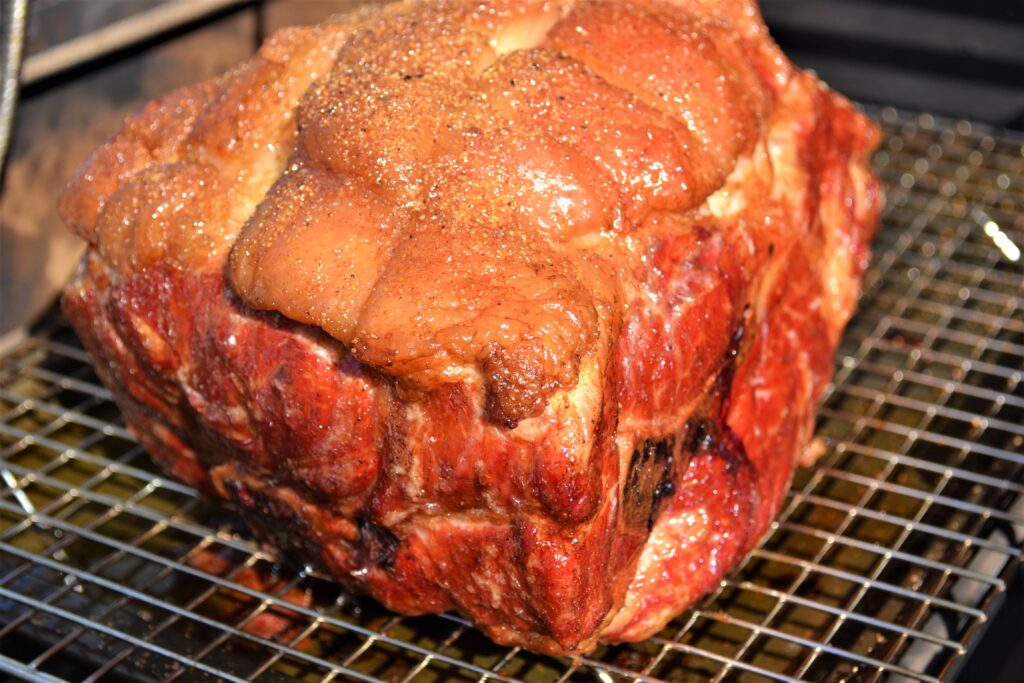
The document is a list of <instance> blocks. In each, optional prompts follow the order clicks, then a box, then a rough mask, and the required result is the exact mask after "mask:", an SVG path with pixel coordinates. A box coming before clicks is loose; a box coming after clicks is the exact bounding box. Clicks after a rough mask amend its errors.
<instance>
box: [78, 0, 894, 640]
mask: <svg viewBox="0 0 1024 683" xmlns="http://www.w3.org/2000/svg"><path fill="white" fill-rule="evenodd" d="M876 138H877V132H876V131H875V129H874V127H873V126H872V125H871V124H870V123H869V122H867V121H866V119H864V117H862V116H861V115H860V114H858V113H856V112H855V111H854V110H853V109H852V108H851V107H850V105H849V104H848V103H846V102H845V100H843V99H842V98H840V97H839V96H837V95H835V94H834V93H831V92H830V91H828V90H827V89H826V88H825V87H824V86H823V85H822V84H820V83H819V82H818V81H817V80H816V79H815V78H814V77H813V76H811V75H809V74H806V73H802V72H800V71H798V70H796V69H795V68H794V67H793V66H792V65H791V64H790V63H789V62H788V61H787V60H786V59H785V58H784V57H783V56H782V55H781V53H780V52H779V51H778V49H777V48H776V47H775V45H774V44H773V43H772V42H771V40H770V39H769V37H768V36H767V34H766V31H765V29H764V27H763V25H762V24H761V22H760V19H759V16H758V14H757V11H756V7H755V6H754V5H753V3H752V2H748V1H746V0H731V1H728V2H711V1H710V0H677V1H673V2H668V1H658V0H644V1H641V0H636V1H634V2H630V1H625V0H619V1H610V0H606V1H600V0H598V1H583V0H579V1H575V2H573V1H569V0H561V1H559V0H551V1H549V2H536V1H529V0H484V1H482V2H480V1H478V2H467V1H465V0H446V1H439V2H405V3H400V4H397V5H389V6H387V7H385V8H383V9H379V10H374V11H366V12H363V13H357V14H356V15H352V16H349V17H344V18H341V19H338V20H336V21H333V22H328V23H324V24H321V25H319V26H315V27H308V28H298V29H289V30H286V31H284V32H281V33H278V34H276V35H275V36H274V37H272V38H271V39H270V40H269V41H268V42H267V43H266V44H265V45H264V46H263V47H262V48H261V49H260V51H259V54H258V55H257V56H256V57H255V58H254V59H253V60H251V61H250V62H248V63H246V64H244V65H242V66H240V67H239V68H238V69H236V70H235V71H233V72H231V73H229V74H226V75H225V76H224V77H222V78H220V79H217V80H215V81H211V82H207V83H203V84H199V85H196V86H193V87H191V88H186V89H184V90H182V91H179V92H176V93H172V94H170V95H168V96H166V97H165V98H163V99H161V100H158V101H157V102H154V103H153V104H152V105H150V106H149V107H147V108H146V109H145V110H143V111H142V112H140V113H139V114H138V115H136V116H134V117H132V118H130V119H129V120H128V121H127V122H126V124H125V126H124V128H123V129H122V130H121V131H120V132H119V133H118V134H117V135H115V136H114V137H113V138H112V139H111V140H110V141H108V143H107V144H106V145H105V146H104V147H102V148H101V149H100V150H98V151H97V152H96V153H95V154H94V156H93V157H92V158H91V159H90V160H89V161H88V162H87V163H86V165H85V166H84V167H83V168H82V170H81V171H80V172H79V174H78V175H77V176H76V177H75V178H73V179H72V181H71V183H70V185H69V188H68V190H67V191H66V192H65V194H64V195H63V197H62V200H61V211H62V215H63V216H64V217H65V219H66V220H67V222H68V223H69V225H71V227H72V228H73V229H75V230H76V231H77V232H78V233H79V234H80V235H82V236H83V237H84V238H85V239H86V240H88V241H89V243H90V249H89V253H88V254H87V256H86V258H85V260H84V262H83V268H82V271H81V273H80V276H79V278H78V279H77V281H76V282H75V283H73V284H72V286H70V287H69V289H68V291H67V293H66V295H65V309H66V311H67V312H68V315H69V317H70V319H71V320H72V322H73V324H74V325H75V327H76V329H77V330H78V331H79V333H80V334H81V336H82V337H83V340H84V342H85V344H86V346H87V348H88V349H89V351H90V353H91V354H92V355H93V357H94V358H95V359H96V360H97V365H98V368H97V369H98V372H99V373H100V375H101V377H102V378H103V379H104V381H105V382H106V383H107V384H108V386H110V387H111V389H112V391H113V392H114V394H115V396H116V397H117V399H118V401H119V403H120V405H121V406H122V408H123V410H124V412H125V416H126V420H127V422H128V424H129V426H130V427H131V428H132V429H133V430H134V431H135V432H136V433H137V434H138V435H139V437H140V439H141V440H142V441H143V443H144V444H145V445H146V446H147V447H148V448H149V450H150V452H151V453H152V454H153V455H154V457H155V458H156V459H157V460H158V461H160V462H161V463H162V464H163V465H164V466H165V467H166V468H167V469H168V470H170V471H171V472H172V473H173V474H174V475H175V476H177V477H179V478H181V479H183V480H185V481H187V482H189V483H191V484H193V485H195V486H197V487H199V488H200V489H202V490H203V491H205V492H206V493H207V494H208V495H211V496H213V497H219V498H224V499H229V500H232V501H233V502H234V503H235V504H236V505H238V506H239V507H240V508H241V509H242V510H243V511H244V512H246V514H247V517H248V519H249V521H250V523H251V524H252V525H253V526H254V528H256V529H257V530H258V531H260V533H261V534H262V535H263V536H264V537H265V538H268V539H270V540H272V541H273V542H274V543H276V544H277V545H278V546H279V547H281V548H283V549H287V550H291V551H293V552H294V553H296V554H297V555H298V556H300V557H302V558H303V559H305V560H307V561H312V562H315V563H316V564H318V565H319V566H321V567H324V568H325V569H326V570H328V571H330V572H331V573H332V574H333V575H335V576H337V577H338V578H339V579H340V580H342V581H344V582H346V583H348V584H349V585H352V586H354V587H357V588H359V589H361V590H364V591H366V592H369V593H370V594H371V595H373V596H374V597H376V598H377V599H379V600H381V601H382V602H383V603H384V604H386V605H387V606H389V607H390V608H392V609H395V610H398V611H402V612H405V613H422V612H431V611H440V610H449V609H454V610H458V611H460V612H462V613H464V614H466V615H467V616H469V617H470V618H471V619H473V620H474V622H475V623H476V624H478V625H479V626H480V627H481V628H483V629H484V630H485V631H486V632H487V633H488V634H489V635H490V636H491V637H492V638H494V639H496V640H498V641H500V642H504V643H515V644H519V645H523V646H525V647H528V648H531V649H535V650H539V651H546V652H552V653H565V652H581V651H586V650H588V649H590V648H592V647H593V646H594V645H595V644H596V642H598V640H600V639H603V640H611V641H614V640H635V639H639V638H643V637H645V636H646V635H648V634H650V633H652V632H654V631H656V630H658V629H659V628H660V627H661V626H662V625H663V624H664V623H665V622H666V621H667V620H668V619H670V618H671V617H672V616H673V615H675V614H676V613H678V612H679V611H681V610H682V609H684V608H685V607H686V606H688V605H689V604H690V603H692V601H693V600H695V599H696V598H698V597H700V595H701V594H703V593H705V592H706V591H707V590H709V589H710V588H711V587H712V586H713V585H714V584H715V583H716V582H717V581H718V580H719V579H720V578H721V576H722V575H723V573H724V572H725V571H727V570H728V569H729V567H731V566H732V565H733V564H735V562H736V561H737V560H738V559H739V558H740V557H741V556H742V554H743V553H744V552H746V551H747V550H748V549H749V547H750V546H751V545H752V544H753V543H754V542H756V541H757V539H758V538H759V537H760V536H761V534H762V533H763V532H764V530H765V529H766V527H767V524H768V522H769V521H770V519H771V518H772V516H774V514H775V513H776V512H777V510H778V507H779V505H780V502H781V498H782V495H783V493H784V490H785V486H786V484H787V482H788V480H789V476H790V474H791V472H792V468H793V466H794V463H795V461H796V459H797V458H798V456H799V455H800V453H801V452H802V450H803V449H804V448H805V447H806V445H807V443H808V442H809V440H810V437H811V431H812V430H811V428H812V420H813V413H814V406H815V403H816V400H817V397H818V395H819V393H820V391H821V390H822V388H823V387H824V385H825V383H826V382H827V380H828V377H829V376H830V373H831V367H832V360H831V359H832V353H833V351H834V348H835V345H836V344H837V342H838V337H839V334H840V333H841V330H842V327H843V325H844V324H845V322H846V320H847V318H848V317H849V315H850V313H851V312H852V309H853V306H854V303H855V300H856V297H857V292H858V283H859V277H860V273H861V272H862V270H863V268H864V266H865V264H866V261H867V258H868V252H867V243H868V241H869V239H870V236H871V233H872V232H873V230H874V227H875V224H876V222H877V211H878V206H879V202H880V196H879V192H878V186H877V183H876V182H875V180H874V179H873V177H872V176H871V174H870V172H869V170H868V166H867V157H868V155H869V153H870V151H871V149H872V148H873V146H874V144H875V142H876Z"/></svg>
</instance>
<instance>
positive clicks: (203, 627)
mask: <svg viewBox="0 0 1024 683" xmlns="http://www.w3.org/2000/svg"><path fill="white" fill-rule="evenodd" d="M875 113H876V114H877V116H878V117H879V118H880V120H881V122H882V124H883V127H884V129H885V132H886V135H887V137H886V141H885V143H884V145H883V147H882V149H881V150H880V151H879V152H878V154H877V156H876V165H877V167H878V168H879V171H880V173H881V175H882V178H883V180H884V181H885V184H886V187H887V189H888V208H887V209H886V212H885V219H884V226H883V229H882V230H881V232H880V234H879V236H878V238H877V240H876V243H875V247H874V251H875V254H876V258H875V262H874V264H873V266H872V268H871V270H870V271H869V273H868V275H867V278H866V281H865V294H864V297H863V299H862V302H861V307H860V310H859V313H858V314H857V316H856V317H855V319H854V321H853V322H852V323H851V324H850V327H849V329H848V331H847V334H846V336H845V338H844V341H843V343H842V346H841V347H840V350H839V352H838V357H837V361H838V370H837V373H836V377H835V380H834V382H833V384H832V385H831V386H830V388H829V389H828V391H827V392H826V395H825V397H824V399H823V403H822V408H821V411H820V415H819V420H818V437H819V438H820V439H821V440H822V443H823V444H824V446H825V452H824V454H823V455H822V457H821V459H820V460H819V463H818V465H817V466H816V467H813V468H809V469H800V470H799V471H798V472H797V474H796V476H795V478H794V481H793V485H792V489H791V491H790V493H789V495H788V498H787V499H786V501H785V503H784V505H783V510H782V512H781V514H780V515H779V517H778V520H777V521H776V522H775V523H774V525H773V527H772V530H771V531H770V533H769V534H768V536H767V537H766V538H765V540H764V541H763V542H762V544H761V545H759V546H758V547H757V548H756V549H755V550H754V551H753V552H752V553H751V554H750V555H749V556H748V557H747V558H746V559H745V560H744V561H743V562H742V563H741V565H740V566H739V567H737V568H736V569H735V570H734V571H733V572H732V573H731V574H730V575H729V577H728V578H726V579H725V580H724V581H722V583H721V584H720V585H719V587H718V588H717V589H716V590H715V591H714V592H713V593H712V594H711V595H709V596H708V597H707V598H705V599H704V600H702V601H701V602H700V603H699V605H697V606H696V607H695V608H694V609H691V610H689V611H687V612H686V613H684V614H683V615H681V616H680V617H678V618H677V619H676V620H675V621H673V622H672V623H671V624H670V625H669V626H668V627H667V628H666V629H665V630H664V631H663V632H661V633H660V634H658V635H657V636H656V637H654V638H651V639H649V640H647V641H644V642H642V643H636V644H630V645H619V646H604V647H601V648H600V649H598V650H597V651H596V652H595V653H594V654H593V655H591V656H589V657H575V658H552V657H545V656H540V655H534V654H531V653H529V652H525V651H522V650H520V649H518V648H504V647H501V646H498V645H495V644H493V643H491V642H490V641H488V640H487V639H486V638H485V637H484V636H482V635H480V634H479V633H478V632H477V631H475V630H474V629H473V628H472V627H471V626H470V625H469V624H467V623H466V622H465V621H464V620H462V619H461V618H459V617H457V616H454V615H439V616H426V617H415V618H410V617H401V616H398V615H394V614H391V613H389V612H387V611H385V610H383V608H381V607H379V606H378V605H376V604H375V603H373V602H372V601H370V600H368V599H365V598H360V597H354V596H350V595H347V594H345V593H343V592H341V591H340V589H338V588H337V587H336V586H334V585H333V584H331V583H330V582H329V581H326V580H325V579H323V578H322V577H319V576H317V575H316V574H315V573H314V572H312V571H311V570H309V569H302V570H298V569H295V568H290V567H287V566H281V565H278V564H276V558H275V557H274V556H272V555H271V554H269V553H268V552H266V551H264V550H263V549H262V548H261V547H260V546H259V545H258V544H256V543H255V542H254V541H253V540H252V539H251V538H250V537H249V536H247V535H246V532H245V530H244V529H243V528H242V527H241V526H240V525H239V524H238V522H237V520H236V519H235V518H234V517H232V515H231V514H230V512H225V511H223V510H220V509H213V508H211V507H210V506H207V505H206V504H205V503H203V502H202V501H200V500H198V499H197V498H196V497H195V496H194V492H193V491H192V490H191V489H190V488H188V487H186V486H183V485H181V484H179V483H177V482H174V481H171V480H168V479H166V478H164V476H163V475H162V474H161V473H160V472H159V470H158V469H157V468H156V467H155V466H154V465H153V464H152V463H151V462H150V460H149V459H148V457H147V456H146V455H145V453H144V451H143V450H142V448H141V447H140V446H139V445H138V444H137V442H136V441H135V440H134V439H133V438H132V437H131V435H130V434H129V433H128V432H127V431H126V430H125V428H124V426H123V422H122V421H121V418H120V416H119V414H118V412H117V409H116V407H115V406H114V405H113V403H112V401H111V397H110V394H109V392H107V391H106V389H104V388H103V387H102V386H101V385H100V384H99V382H98V381H97V379H96V376H95V375H94V374H93V372H92V369H91V368H90V366H89V362H88V358H87V357H86V355H85V354H84V352H83V351H82V350H81V347H80V346H79V345H78V343H77V341H76V340H75V338H74V335H73V334H72V333H71V331H70V330H69V329H68V327H67V326H66V323H65V322H64V321H63V320H62V319H61V318H60V317H59V316H57V315H53V316H51V317H50V318H49V319H48V320H47V321H46V322H45V323H44V324H43V325H42V326H41V327H40V328H39V329H37V330H36V332H35V333H34V334H33V335H32V336H31V337H30V338H29V339H28V340H26V341H25V342H24V343H23V344H21V345H20V346H18V347H17V348H15V349H14V350H13V351H12V352H11V353H10V354H8V355H7V356H6V357H5V358H3V359H0V480H2V483H0V671H5V672H7V673H9V674H13V675H15V676H18V677H24V678H31V679H33V680H44V681H62V680H88V681H99V680H103V681H117V680H123V681H174V680H181V681H185V680H187V681H204V680H211V681H212V680H227V681H285V680H296V679H298V680H303V681H322V682H328V681H336V680H347V679H352V680H364V681H378V680H387V681H412V680H425V681H470V680H498V681H518V680H529V681H558V682H561V681H569V680H591V681H593V680H597V681H600V682H601V683H612V682H615V681H656V680H674V681H704V680H711V681H714V682H716V683H718V682H724V681H730V682H731V681H787V682H798V681H834V682H836V683H838V682H840V681H898V682H901V683H902V682H903V681H924V682H928V683H938V682H940V681H949V680H951V679H952V678H954V677H955V674H956V672H957V670H958V668H959V666H960V665H961V664H962V663H963V661H964V658H965V655H966V653H967V652H969V651H970V649H971V648H972V646H973V644H974V643H975V642H976V641H977V639H978V638H979V637H980V635H981V633H982V632H983V631H984V628H985V625H986V623H987V622H988V621H989V620H990V618H991V617H992V615H993V614H994V613H995V611H996V610H998V608H999V606H1000V604H1001V603H1002V600H1003V597H1004V594H1005V589H1006V585H1007V583H1008V581H1009V579H1010V577H1011V576H1012V575H1013V573H1014V572H1016V571H1017V570H1018V566H1019V563H1020V557H1021V552H1022V542H1024V495H1022V494H1024V447H1022V446H1024V427H1022V424H1024V383H1022V379H1024V370H1022V368H1024V311H1022V308H1021V295H1022V294H1024V269H1022V265H1021V263H1020V261H1019V260H1018V261H1014V260H1012V256H1013V255H1014V253H1013V250H1012V247H1013V246H1020V245H1024V211H1022V208H1024V144H1022V143H1024V138H1019V137H1015V136H1013V135H1011V134H1008V133H1003V132H997V131H993V130H991V129H988V128H985V127H982V126H979V125H977V124H971V123H968V122H964V121H960V122H953V121H947V120H938V119H936V118H934V117H932V116H929V115H921V116H911V115H909V114H906V113H901V112H897V111H895V110H891V109H884V110H880V111H878V112H875ZM998 235H1002V236H1003V237H1002V238H1001V239H1000V238H999V237H998ZM1008 243H1009V246H1008ZM1000 245H1001V246H1000ZM1017 258H1018V259H1019V258H1020V255H1019V252H1018V253H1017Z"/></svg>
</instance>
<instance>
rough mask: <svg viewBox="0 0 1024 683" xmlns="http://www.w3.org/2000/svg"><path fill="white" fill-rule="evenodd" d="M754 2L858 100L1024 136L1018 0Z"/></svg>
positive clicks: (802, 59)
mask: <svg viewBox="0 0 1024 683" xmlns="http://www.w3.org/2000/svg"><path fill="white" fill-rule="evenodd" d="M760 2H761V10H762V12H763V13H764V17H765V20H766V22H767V23H768V25H769V27H770V28H771V31H772V35H773V36H774V37H775V39H776V40H777V41H778V43H779V45H781V46H782V48H783V50H785V52H786V54H788V55H789V56H790V57H791V58H792V59H793V61H795V62H796V63H797V64H799V65H800V66H803V67H806V68H810V69H814V70H815V71H817V72H818V74H819V75H820V76H821V77H822V78H823V79H824V80H825V81H827V82H828V83H829V85H831V86H832V87H834V88H835V89H836V90H838V91H840V92H842V93H844V94H846V95H848V96H850V97H851V98H853V99H855V100H859V101H861V102H870V103H875V104H887V105H892V106H895V107H901V108H904V109H908V110H915V111H930V112H933V113H936V114H946V115H949V116H953V117H957V118H967V119H972V120H975V121H984V122H987V123H991V124H994V125H997V126H1001V127H1006V128H1013V129H1016V130H1024V0H1008V1H1002V2H993V1H991V0H928V1H923V0H760ZM1022 617H1024V615H1022ZM1018 680H1024V671H1022V672H1021V677H1020V678H1019V679H1018Z"/></svg>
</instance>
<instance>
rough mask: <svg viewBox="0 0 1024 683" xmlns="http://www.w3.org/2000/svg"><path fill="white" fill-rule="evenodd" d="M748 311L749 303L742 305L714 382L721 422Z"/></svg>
mask: <svg viewBox="0 0 1024 683" xmlns="http://www.w3.org/2000/svg"><path fill="white" fill-rule="evenodd" d="M749 311H750V304H747V305H746V306H744V307H743V313H741V314H740V318H739V322H738V323H737V324H736V329H735V330H733V333H732V337H731V338H730V339H729V346H728V347H727V348H726V350H725V357H724V358H723V361H722V369H721V371H719V373H718V378H717V380H716V382H715V384H716V387H715V390H716V391H717V393H718V401H719V411H718V412H719V414H720V416H721V420H722V423H723V424H724V423H725V416H726V415H727V414H728V413H729V397H730V395H731V394H732V382H733V379H735V377H736V369H737V368H738V367H739V364H740V357H741V355H742V350H743V339H744V337H745V336H746V333H747V315H748V313H749Z"/></svg>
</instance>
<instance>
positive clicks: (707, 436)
mask: <svg viewBox="0 0 1024 683" xmlns="http://www.w3.org/2000/svg"><path fill="white" fill-rule="evenodd" d="M685 433H686V445H687V449H688V452H689V453H692V454H693V455H699V454H702V453H711V454H713V455H717V456H720V457H721V458H722V459H723V460H725V463H726V468H727V469H728V470H729V472H730V473H733V474H739V473H740V472H741V471H742V470H747V471H751V472H752V465H751V463H750V459H749V458H748V457H747V450H746V448H744V447H743V441H741V440H740V438H739V437H738V436H736V434H735V433H734V432H733V431H732V429H730V427H729V425H728V424H727V423H726V421H725V420H724V419H721V420H710V419H708V418H705V417H700V418H693V419H691V420H690V421H689V422H687V423H686V432H685Z"/></svg>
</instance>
